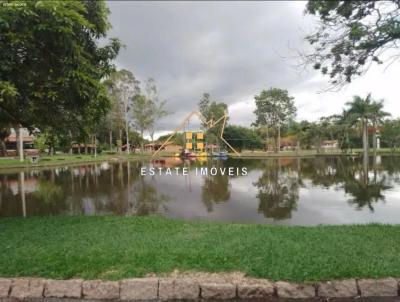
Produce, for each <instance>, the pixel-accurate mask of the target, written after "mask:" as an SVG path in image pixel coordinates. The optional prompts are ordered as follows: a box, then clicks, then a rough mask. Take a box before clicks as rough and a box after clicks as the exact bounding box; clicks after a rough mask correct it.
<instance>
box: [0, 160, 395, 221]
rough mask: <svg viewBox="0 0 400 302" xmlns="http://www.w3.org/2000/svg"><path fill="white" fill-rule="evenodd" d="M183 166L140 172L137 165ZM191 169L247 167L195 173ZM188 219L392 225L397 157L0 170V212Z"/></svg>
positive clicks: (7, 214) (133, 163)
mask: <svg viewBox="0 0 400 302" xmlns="http://www.w3.org/2000/svg"><path fill="white" fill-rule="evenodd" d="M150 166H156V167H158V166H163V167H164V168H166V167H171V168H174V167H187V168H188V170H189V171H190V172H189V174H188V175H187V176H183V175H179V176H177V175H173V176H168V175H161V176H160V175H154V176H141V175H140V169H141V168H142V167H150ZM196 167H209V168H210V167H217V168H219V167H235V168H236V167H238V168H242V167H247V170H248V174H247V175H246V176H226V175H220V174H218V175H216V176H211V175H208V176H201V175H196V173H195V168H196ZM150 214H159V215H163V216H167V217H174V218H184V219H189V220H198V219H203V220H217V221H234V222H251V223H270V224H288V225H289V224H290V225H293V224H294V225H315V224H348V223H366V222H381V223H400V158H399V157H389V156H388V157H377V158H376V159H375V160H374V159H373V158H371V159H370V163H369V166H368V167H363V166H362V161H361V160H359V159H357V158H351V157H318V158H280V159H228V160H225V161H224V160H211V159H209V160H206V161H202V162H201V161H182V160H181V159H179V158H169V159H166V160H165V162H162V163H155V162H153V163H152V162H149V161H147V162H146V161H144V162H140V161H131V162H124V163H116V162H104V163H98V164H87V165H81V166H73V167H72V166H65V167H58V168H46V169H33V170H24V171H20V172H14V173H7V172H4V171H3V172H0V216H1V217H12V216H45V215H150Z"/></svg>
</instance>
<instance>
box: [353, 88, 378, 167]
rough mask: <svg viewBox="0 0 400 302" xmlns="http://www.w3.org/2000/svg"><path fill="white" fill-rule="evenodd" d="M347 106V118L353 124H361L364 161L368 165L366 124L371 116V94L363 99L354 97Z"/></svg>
mask: <svg viewBox="0 0 400 302" xmlns="http://www.w3.org/2000/svg"><path fill="white" fill-rule="evenodd" d="M347 106H349V107H350V108H349V109H348V111H347V112H348V118H349V119H350V120H352V121H353V122H356V121H360V122H361V128H362V142H363V155H364V161H365V163H368V147H369V140H368V122H369V120H371V118H372V116H373V114H372V110H373V104H372V98H371V94H368V95H367V97H366V98H365V99H363V98H361V97H360V96H354V97H353V101H351V102H347Z"/></svg>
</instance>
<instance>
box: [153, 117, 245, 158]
mask: <svg viewBox="0 0 400 302" xmlns="http://www.w3.org/2000/svg"><path fill="white" fill-rule="evenodd" d="M194 115H197V116H198V118H199V119H200V120H201V121H202V122H203V123H204V124H205V125H206V127H207V129H210V128H213V127H214V126H215V125H217V124H218V123H220V122H222V127H221V133H220V135H219V138H220V139H221V140H222V141H223V142H224V143H225V144H226V145H227V146H228V147H229V148H230V149H231V150H232V151H233V152H235V153H236V155H238V156H240V154H239V153H238V152H237V151H236V150H235V149H234V148H233V147H232V146H231V145H230V144H229V143H228V142H227V141H226V140H225V139H224V137H223V134H224V130H225V124H226V120H227V118H228V115H227V114H226V112H225V113H224V115H223V116H221V117H220V118H219V119H218V120H216V121H214V119H210V120H209V121H207V120H206V119H205V117H204V116H203V115H202V114H201V113H200V112H198V111H193V112H192V113H190V114H189V115H188V116H187V117H186V118H185V119H184V120H183V122H182V123H181V124H180V125H179V126H178V128H176V129H175V130H174V132H173V133H172V134H171V135H170V136H169V137H168V139H167V140H166V141H165V142H164V143H163V144H162V145H161V147H160V148H159V149H158V150H157V151H155V152H154V153H153V155H152V156H156V155H157V154H158V152H160V150H162V148H163V147H164V146H165V145H166V144H168V142H169V141H170V140H171V139H172V137H174V136H175V134H176V133H177V132H178V131H182V129H183V128H184V126H185V124H186V123H187V122H189V120H190V118H191V117H192V116H194ZM203 139H204V133H203V132H198V133H196V139H195V140H194V141H193V132H185V140H186V142H185V146H186V149H189V150H193V146H194V144H193V143H196V141H197V140H200V141H201V140H203ZM189 144H190V145H189ZM189 147H190V148H189ZM196 151H199V152H200V153H199V154H205V156H207V153H206V152H203V151H204V142H197V144H196ZM198 156H199V155H198ZM200 156H203V155H200Z"/></svg>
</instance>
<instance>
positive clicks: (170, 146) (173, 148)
mask: <svg viewBox="0 0 400 302" xmlns="http://www.w3.org/2000/svg"><path fill="white" fill-rule="evenodd" d="M161 146H162V144H160V143H150V144H146V145H144V150H145V151H152V152H153V151H157V150H158V149H160V148H161ZM161 150H162V151H167V152H180V151H182V146H180V145H177V144H174V143H172V142H170V143H167V144H166V145H165V146H164V147H163V148H162V149H161Z"/></svg>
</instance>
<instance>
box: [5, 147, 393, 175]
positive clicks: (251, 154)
mask: <svg viewBox="0 0 400 302" xmlns="http://www.w3.org/2000/svg"><path fill="white" fill-rule="evenodd" d="M369 155H370V156H373V152H372V150H371V151H370V153H369ZM377 155H400V151H399V150H396V151H393V150H391V149H388V148H385V149H379V150H377ZM173 156H175V155H174V153H173V152H160V153H159V154H158V155H157V156H156V157H154V158H158V159H159V158H163V157H173ZM317 156H362V150H361V149H353V150H352V151H348V152H343V151H341V150H320V151H319V152H318V151H317V150H294V151H280V152H273V151H267V152H266V151H261V150H254V151H251V150H245V151H242V152H240V153H239V154H235V153H229V157H232V158H254V159H256V158H259V159H262V158H275V157H317ZM150 158H153V157H152V153H151V152H144V153H131V154H129V155H128V154H126V153H100V154H98V155H97V156H95V155H93V154H72V155H71V154H57V155H53V156H49V155H43V156H40V157H39V160H38V162H36V163H33V162H31V161H30V159H25V160H24V161H23V162H21V161H19V159H18V158H16V157H0V171H1V170H5V169H7V170H8V169H13V168H35V167H48V166H60V165H80V164H86V163H95V162H103V161H116V162H118V161H128V160H138V159H150Z"/></svg>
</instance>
